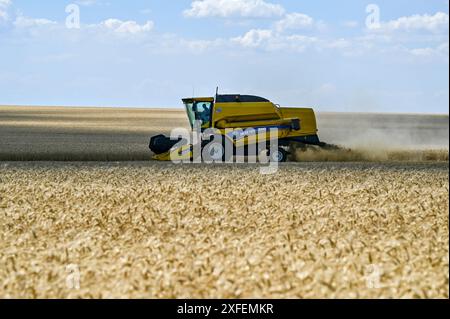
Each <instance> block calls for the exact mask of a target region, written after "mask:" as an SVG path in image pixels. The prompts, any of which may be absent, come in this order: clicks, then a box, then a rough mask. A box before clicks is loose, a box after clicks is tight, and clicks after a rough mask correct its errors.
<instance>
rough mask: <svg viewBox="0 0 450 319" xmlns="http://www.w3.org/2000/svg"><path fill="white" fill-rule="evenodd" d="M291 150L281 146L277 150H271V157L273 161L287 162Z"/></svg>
mask: <svg viewBox="0 0 450 319" xmlns="http://www.w3.org/2000/svg"><path fill="white" fill-rule="evenodd" d="M288 156H289V152H287V151H286V150H285V149H283V148H281V147H279V148H278V149H277V150H275V151H271V150H269V158H270V161H271V162H277V163H285V162H286V161H287V159H288Z"/></svg>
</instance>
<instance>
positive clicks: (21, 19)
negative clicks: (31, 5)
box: [14, 15, 57, 28]
mask: <svg viewBox="0 0 450 319" xmlns="http://www.w3.org/2000/svg"><path fill="white" fill-rule="evenodd" d="M56 24H57V23H56V22H55V21H51V20H48V19H36V18H28V17H25V16H23V15H18V16H17V17H16V20H15V21H14V26H16V27H17V28H33V27H42V26H49V25H56Z"/></svg>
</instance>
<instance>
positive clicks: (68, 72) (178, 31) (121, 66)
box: [0, 0, 449, 114]
mask: <svg viewBox="0 0 450 319" xmlns="http://www.w3.org/2000/svg"><path fill="white" fill-rule="evenodd" d="M71 4H73V5H75V6H76V7H74V6H70V7H69V9H70V10H68V12H66V8H67V6H68V5H71ZM73 8H78V9H79V13H80V14H79V22H80V23H79V24H77V19H76V12H75V11H73V10H74V9H73ZM448 10H449V2H448V0H390V1H375V0H372V1H361V0H342V1H333V0H315V1H312V0H311V1H293V0H291V1H289V0H284V1H280V0H172V1H164V0H134V1H123V0H122V1H120V0H79V1H75V0H74V1H72V2H71V1H54V0H41V1H31V0H0V104H10V105H67V106H125V107H180V103H181V102H180V99H181V98H182V97H187V96H191V95H192V94H195V95H196V96H212V95H213V94H214V91H215V87H216V86H217V85H218V86H219V87H220V90H221V92H227V93H242V94H244V93H245V94H256V95H262V96H265V97H267V98H269V99H271V100H272V101H274V102H276V103H279V104H281V105H289V106H311V107H314V108H315V109H317V110H319V111H362V112H418V113H422V112H425V113H446V114H448V104H449V90H448V86H449V49H448V46H449V44H448V43H449V25H448Z"/></svg>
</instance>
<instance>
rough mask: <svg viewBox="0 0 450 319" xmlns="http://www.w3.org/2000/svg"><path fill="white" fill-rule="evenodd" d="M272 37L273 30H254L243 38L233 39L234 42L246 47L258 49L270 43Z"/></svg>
mask: <svg viewBox="0 0 450 319" xmlns="http://www.w3.org/2000/svg"><path fill="white" fill-rule="evenodd" d="M272 37H273V34H272V30H261V29H254V30H250V31H248V32H247V33H246V34H244V35H243V36H240V37H236V38H233V39H232V42H235V43H238V44H240V45H242V46H244V47H249V48H256V47H259V46H261V45H262V44H264V43H265V42H267V41H270V40H271V39H272Z"/></svg>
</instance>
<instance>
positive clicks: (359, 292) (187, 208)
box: [0, 162, 449, 298]
mask: <svg viewBox="0 0 450 319" xmlns="http://www.w3.org/2000/svg"><path fill="white" fill-rule="evenodd" d="M448 173H449V172H448V163H421V164H419V163H414V164H408V163H380V164H374V163H297V164H296V163H290V164H286V165H282V166H281V167H280V169H279V171H278V173H277V174H275V175H261V174H259V170H258V167H257V166H255V165H245V164H244V165H232V166H227V165H217V166H207V167H206V166H204V165H188V164H187V165H174V164H165V163H149V162H135V163H51V162H47V163H46V162H41V163H25V162H23V163H20V162H4V163H3V164H2V163H0V236H1V239H0V297H1V298H204V297H205V298H335V297H340V298H393V297H395V298H448V297H449V288H448V287H449V259H448V253H449V250H448V248H449V229H448V185H449V184H448V183H449V180H448V176H449V175H448ZM74 271H76V274H77V277H76V278H77V282H78V284H77V285H73V284H72V285H71V282H72V281H71V280H73V277H70V276H72V275H73V274H74ZM78 285H79V286H78Z"/></svg>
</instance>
